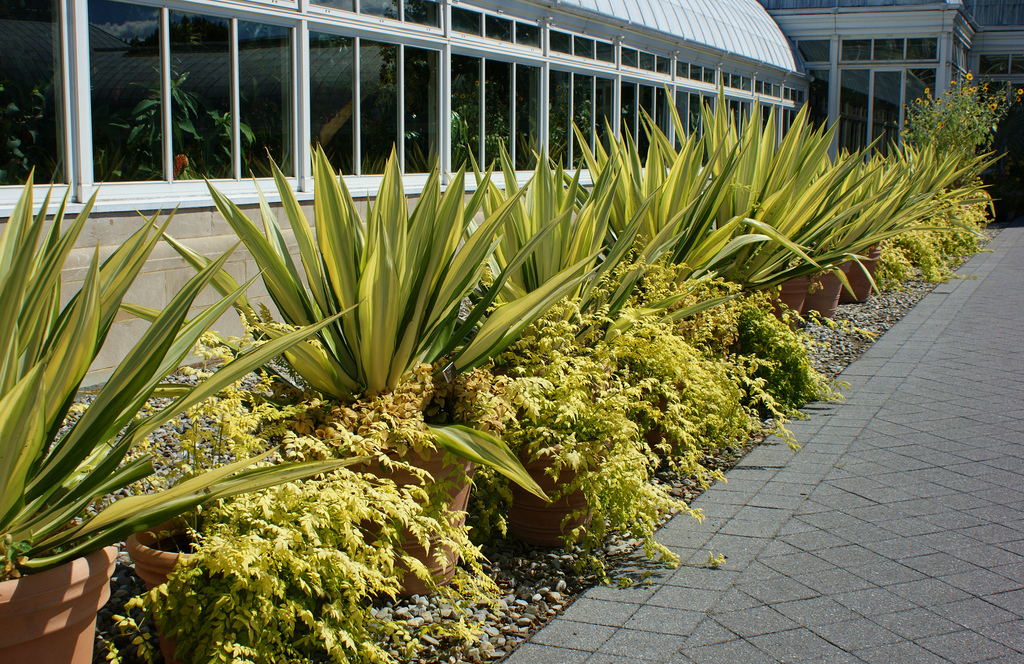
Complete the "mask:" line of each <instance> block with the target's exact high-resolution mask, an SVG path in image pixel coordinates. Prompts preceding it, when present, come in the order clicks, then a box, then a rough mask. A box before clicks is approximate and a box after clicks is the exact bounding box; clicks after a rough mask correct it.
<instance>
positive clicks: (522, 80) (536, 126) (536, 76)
mask: <svg viewBox="0 0 1024 664" xmlns="http://www.w3.org/2000/svg"><path fill="white" fill-rule="evenodd" d="M516 138H517V140H516V154H515V165H516V170H520V171H525V170H530V169H532V168H534V167H535V166H536V165H537V154H538V153H539V152H540V67H530V66H529V65H516Z"/></svg>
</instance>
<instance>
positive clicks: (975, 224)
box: [875, 201, 991, 289]
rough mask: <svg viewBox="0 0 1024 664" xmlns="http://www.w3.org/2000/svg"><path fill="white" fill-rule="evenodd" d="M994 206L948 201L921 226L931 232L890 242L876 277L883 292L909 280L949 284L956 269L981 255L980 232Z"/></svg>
mask: <svg viewBox="0 0 1024 664" xmlns="http://www.w3.org/2000/svg"><path fill="white" fill-rule="evenodd" d="M990 205H991V203H990V202H977V203H968V204H962V203H961V202H960V201H946V202H945V204H944V205H943V207H942V208H941V209H940V210H939V211H938V213H936V214H935V215H934V216H933V217H932V218H930V219H928V220H927V221H925V222H923V223H921V224H919V225H920V226H926V227H928V228H926V229H923V230H911V231H908V232H906V233H904V234H902V235H899V236H897V237H894V238H892V239H890V240H889V241H888V242H886V244H885V245H884V246H883V248H882V256H881V259H880V260H879V263H878V269H877V272H876V273H875V281H876V283H877V284H878V287H879V288H882V289H893V288H898V287H899V284H900V283H901V282H904V281H907V280H909V279H915V278H917V279H923V280H924V281H927V282H929V283H939V282H945V281H947V280H948V279H949V278H950V277H951V276H953V270H952V268H954V267H956V266H957V265H958V264H959V263H960V262H961V261H962V260H964V259H965V258H967V257H968V256H972V255H973V254H976V253H977V252H978V251H980V246H979V244H978V242H979V240H980V239H982V236H981V235H980V231H981V230H982V229H984V228H985V226H986V225H987V223H988V214H987V211H988V209H989V208H990Z"/></svg>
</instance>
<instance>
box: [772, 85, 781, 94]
mask: <svg viewBox="0 0 1024 664" xmlns="http://www.w3.org/2000/svg"><path fill="white" fill-rule="evenodd" d="M772 96H773V97H778V96H779V84H778V83H772Z"/></svg>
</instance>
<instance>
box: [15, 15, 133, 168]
mask: <svg viewBox="0 0 1024 664" xmlns="http://www.w3.org/2000/svg"><path fill="white" fill-rule="evenodd" d="M56 9H57V3H56V2H50V1H48V0H30V1H28V2H17V3H12V2H5V3H3V4H0V17H2V18H3V23H2V25H3V26H4V29H5V31H7V33H6V34H4V35H3V39H4V47H3V53H2V55H0V109H3V112H2V113H0V185H5V184H24V183H25V182H26V181H27V180H28V175H29V172H30V171H31V170H32V169H33V168H35V174H34V175H33V181H34V182H36V183H37V184H46V183H49V182H64V180H65V175H64V163H63V162H64V159H63V157H64V148H63V140H62V135H63V129H62V123H61V117H62V113H61V94H60V92H61V76H60V73H59V72H60V70H61V66H60V41H59V40H60V29H59V23H58V17H57V11H56ZM112 41H118V40H117V39H116V38H112ZM122 46H123V44H122ZM55 72H56V73H55Z"/></svg>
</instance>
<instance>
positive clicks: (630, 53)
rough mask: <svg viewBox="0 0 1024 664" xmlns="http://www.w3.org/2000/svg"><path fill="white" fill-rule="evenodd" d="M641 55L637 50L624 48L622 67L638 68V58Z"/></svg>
mask: <svg viewBox="0 0 1024 664" xmlns="http://www.w3.org/2000/svg"><path fill="white" fill-rule="evenodd" d="M638 57H639V53H637V50H636V49H635V48H623V49H622V66H623V67H636V66H637V58H638Z"/></svg>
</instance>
